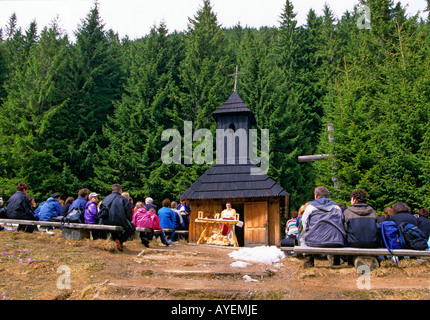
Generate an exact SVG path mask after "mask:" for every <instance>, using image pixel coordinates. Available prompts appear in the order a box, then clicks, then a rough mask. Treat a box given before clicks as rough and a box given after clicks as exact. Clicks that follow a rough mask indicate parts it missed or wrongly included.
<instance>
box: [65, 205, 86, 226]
mask: <svg viewBox="0 0 430 320" xmlns="http://www.w3.org/2000/svg"><path fill="white" fill-rule="evenodd" d="M61 223H62V224H64V223H85V218H84V209H82V208H81V207H74V208H72V210H70V212H69V213H68V214H67V215H66V216H64V217H63V218H62V219H61Z"/></svg>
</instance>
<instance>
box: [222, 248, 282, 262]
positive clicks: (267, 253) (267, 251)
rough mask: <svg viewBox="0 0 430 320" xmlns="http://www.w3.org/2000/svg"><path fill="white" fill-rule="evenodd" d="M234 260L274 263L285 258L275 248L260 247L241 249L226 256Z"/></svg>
mask: <svg viewBox="0 0 430 320" xmlns="http://www.w3.org/2000/svg"><path fill="white" fill-rule="evenodd" d="M228 255H229V256H230V257H231V258H233V259H236V260H245V261H256V262H264V263H276V262H279V261H281V260H282V259H284V258H285V254H284V252H282V251H281V250H280V249H279V248H277V247H276V246H270V247H268V246H261V247H252V248H242V249H239V250H237V251H233V252H231V253H229V254H228Z"/></svg>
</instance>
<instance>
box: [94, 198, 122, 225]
mask: <svg viewBox="0 0 430 320" xmlns="http://www.w3.org/2000/svg"><path fill="white" fill-rule="evenodd" d="M117 197H118V196H115V197H114V198H113V199H112V200H111V202H109V203H107V204H104V203H103V202H102V204H103V205H102V206H100V210H99V211H98V212H97V216H98V218H99V224H106V223H107V222H108V221H109V218H110V213H109V208H110V205H111V204H112V203H113V201H114V200H115V199H116V198H117Z"/></svg>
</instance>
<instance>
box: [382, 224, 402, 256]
mask: <svg viewBox="0 0 430 320" xmlns="http://www.w3.org/2000/svg"><path fill="white" fill-rule="evenodd" d="M381 234H382V240H383V241H384V245H385V247H386V248H387V249H388V251H390V253H391V254H393V252H392V251H391V250H392V249H402V245H401V242H400V241H401V240H400V232H399V228H398V227H397V224H396V223H395V222H394V221H383V222H381Z"/></svg>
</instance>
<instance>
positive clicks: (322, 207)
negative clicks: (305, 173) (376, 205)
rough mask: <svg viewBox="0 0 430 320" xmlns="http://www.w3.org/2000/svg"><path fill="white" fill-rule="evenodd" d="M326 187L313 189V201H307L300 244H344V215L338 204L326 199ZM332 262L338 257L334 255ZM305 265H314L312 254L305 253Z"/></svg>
mask: <svg viewBox="0 0 430 320" xmlns="http://www.w3.org/2000/svg"><path fill="white" fill-rule="evenodd" d="M328 194H329V191H328V189H327V188H326V187H324V186H321V187H317V188H315V190H314V198H315V200H314V201H311V202H309V205H308V206H307V207H306V210H305V212H304V213H303V216H302V225H303V231H302V235H301V236H300V244H301V245H302V246H308V247H343V246H344V244H345V236H346V232H345V227H344V216H343V214H342V210H341V209H340V208H339V206H338V205H337V204H336V203H335V202H333V201H332V200H330V199H328V198H327V197H328ZM334 264H335V265H338V264H340V257H339V256H334ZM304 266H305V267H313V266H314V256H313V255H307V261H306V262H305V265H304Z"/></svg>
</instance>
